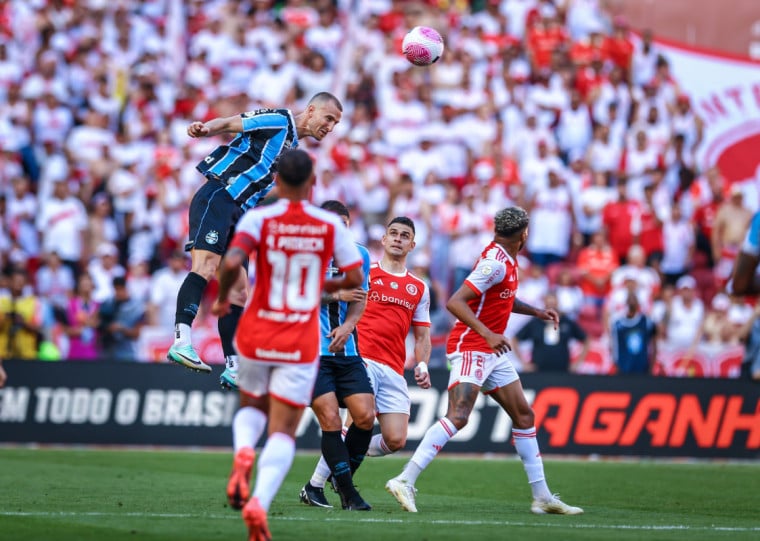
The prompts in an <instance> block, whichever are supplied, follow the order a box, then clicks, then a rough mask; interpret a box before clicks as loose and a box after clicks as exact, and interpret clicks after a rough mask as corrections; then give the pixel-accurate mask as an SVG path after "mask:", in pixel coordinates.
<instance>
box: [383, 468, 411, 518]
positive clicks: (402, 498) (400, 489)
mask: <svg viewBox="0 0 760 541" xmlns="http://www.w3.org/2000/svg"><path fill="white" fill-rule="evenodd" d="M385 490H387V491H388V492H390V493H391V495H392V496H393V497H394V498H396V501H397V502H398V503H400V504H401V507H402V508H404V510H406V511H409V512H410V513H416V512H417V504H416V503H415V501H414V499H415V496H416V495H417V489H416V488H414V485H412V484H409V483H408V482H407V481H405V480H403V479H398V478H396V477H394V478H393V479H391V480H389V481H388V482H387V483H385Z"/></svg>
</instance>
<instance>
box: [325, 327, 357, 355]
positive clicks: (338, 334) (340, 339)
mask: <svg viewBox="0 0 760 541" xmlns="http://www.w3.org/2000/svg"><path fill="white" fill-rule="evenodd" d="M352 332H353V329H349V328H348V326H346V325H339V326H338V327H335V328H334V329H333V330H331V331H330V332H329V333H327V338H332V340H331V341H330V344H329V345H328V346H327V351H329V352H330V353H339V352H340V351H343V348H344V347H345V346H346V342H347V341H348V337H349V336H351V333H352Z"/></svg>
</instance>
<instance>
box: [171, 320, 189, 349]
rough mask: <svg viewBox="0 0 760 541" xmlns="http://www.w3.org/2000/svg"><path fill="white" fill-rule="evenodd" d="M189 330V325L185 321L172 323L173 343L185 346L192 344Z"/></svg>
mask: <svg viewBox="0 0 760 541" xmlns="http://www.w3.org/2000/svg"><path fill="white" fill-rule="evenodd" d="M190 332H191V329H190V325H188V324H187V323H177V324H176V325H174V345H175V346H187V345H189V344H192V340H191V336H190Z"/></svg>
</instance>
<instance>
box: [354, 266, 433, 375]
mask: <svg viewBox="0 0 760 541" xmlns="http://www.w3.org/2000/svg"><path fill="white" fill-rule="evenodd" d="M412 325H414V326H423V327H430V291H429V290H428V286H427V284H426V283H425V282H424V281H423V280H421V279H419V278H417V277H416V276H415V275H413V274H412V273H411V272H409V271H405V272H404V273H403V274H393V273H390V272H387V271H384V270H383V269H382V268H381V267H380V264H379V263H373V264H372V267H370V271H369V294H368V295H367V308H366V310H365V311H364V314H362V317H361V319H359V324H358V325H357V328H358V329H359V353H360V354H361V356H362V357H364V358H366V359H371V360H373V361H376V362H379V363H381V364H384V365H387V366H390V367H391V368H392V369H393V370H395V371H396V372H398V373H399V374H403V373H404V363H405V361H406V337H407V335H408V334H409V329H410V328H411V327H412Z"/></svg>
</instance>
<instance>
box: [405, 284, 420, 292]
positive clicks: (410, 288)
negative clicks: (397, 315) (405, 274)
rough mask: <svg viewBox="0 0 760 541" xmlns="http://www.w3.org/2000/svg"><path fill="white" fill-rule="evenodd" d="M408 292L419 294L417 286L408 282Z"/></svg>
mask: <svg viewBox="0 0 760 541" xmlns="http://www.w3.org/2000/svg"><path fill="white" fill-rule="evenodd" d="M406 292H407V293H409V294H410V295H416V294H417V286H416V285H414V284H406Z"/></svg>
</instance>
